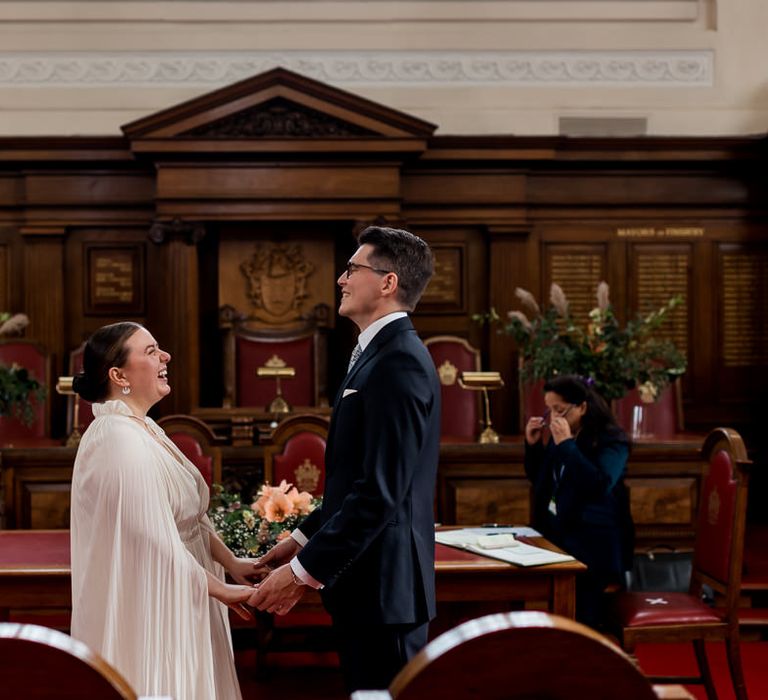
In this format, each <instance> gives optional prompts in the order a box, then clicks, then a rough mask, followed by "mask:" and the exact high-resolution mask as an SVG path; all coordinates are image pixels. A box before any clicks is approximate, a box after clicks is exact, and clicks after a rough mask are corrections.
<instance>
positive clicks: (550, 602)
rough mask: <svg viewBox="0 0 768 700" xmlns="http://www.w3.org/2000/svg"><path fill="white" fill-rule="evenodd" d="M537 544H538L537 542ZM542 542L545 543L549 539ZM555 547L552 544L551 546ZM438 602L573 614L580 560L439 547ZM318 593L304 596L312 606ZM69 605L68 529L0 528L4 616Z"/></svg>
mask: <svg viewBox="0 0 768 700" xmlns="http://www.w3.org/2000/svg"><path fill="white" fill-rule="evenodd" d="M537 543H538V542H534V544H537ZM540 543H541V544H542V545H544V546H546V545H547V544H548V543H546V540H544V538H541V540H540ZM549 546H551V545H549ZM435 556H436V561H435V575H436V586H437V601H438V604H439V605H446V604H461V605H465V604H468V603H481V604H491V605H499V606H501V607H505V608H507V609H509V607H508V606H511V605H512V604H516V603H538V604H540V605H541V606H542V607H544V608H546V609H547V610H549V611H550V612H553V613H556V614H558V615H563V616H564V617H571V618H572V617H573V616H574V612H575V593H576V576H577V575H578V574H579V573H580V572H582V571H584V570H585V569H586V567H585V566H584V565H583V564H581V563H580V562H575V561H574V562H566V563H562V564H548V565H546V566H536V567H518V566H514V565H512V564H507V563H505V562H502V561H499V560H497V559H489V558H488V557H483V556H480V555H477V554H472V553H471V552H465V551H463V550H460V549H456V548H454V547H447V546H445V545H441V544H437V545H436V546H435ZM314 597H315V596H311V595H308V596H305V598H306V599H307V603H308V604H312V603H313V602H314V601H313V600H312V599H313V598H314ZM70 605H71V586H70V559H69V531H68V530H0V620H2V616H3V612H5V615H6V617H7V613H8V609H9V608H68V607H70Z"/></svg>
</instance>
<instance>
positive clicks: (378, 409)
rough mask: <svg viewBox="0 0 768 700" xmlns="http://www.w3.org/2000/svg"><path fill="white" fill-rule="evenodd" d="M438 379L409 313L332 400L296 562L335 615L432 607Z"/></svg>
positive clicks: (359, 619) (419, 612) (406, 615)
mask: <svg viewBox="0 0 768 700" xmlns="http://www.w3.org/2000/svg"><path fill="white" fill-rule="evenodd" d="M439 444H440V384H439V380H438V378H437V373H436V371H435V366H434V363H433V362H432V359H431V357H430V355H429V353H428V351H427V350H426V348H425V347H424V345H423V343H422V342H421V340H419V337H418V336H417V335H416V331H415V330H414V328H413V325H412V323H411V321H410V319H409V318H401V319H398V320H396V321H392V322H391V323H389V324H387V325H386V326H384V328H382V329H381V330H380V331H379V332H378V333H377V334H376V335H375V336H374V338H373V340H372V341H371V342H370V344H369V345H368V346H367V347H366V349H365V351H364V352H363V354H362V355H361V356H360V358H359V359H358V361H357V363H356V364H355V366H354V367H353V368H352V370H351V371H350V372H349V373H348V374H347V376H346V378H345V380H344V382H343V384H342V386H341V388H340V389H339V393H338V394H337V396H336V401H335V403H334V408H333V415H332V417H331V424H330V428H329V433H328V443H327V446H326V451H325V468H326V477H325V492H324V494H323V504H322V507H321V508H319V509H317V510H315V511H314V512H313V513H312V514H311V515H310V516H309V517H308V518H307V519H306V520H305V521H304V522H303V523H302V524H301V526H300V530H301V531H302V533H304V534H305V535H306V536H307V537H309V538H310V539H309V542H307V544H306V545H305V546H304V548H303V549H302V551H301V552H300V553H299V555H298V556H299V561H300V562H301V564H302V566H303V567H304V568H305V569H306V570H307V571H308V572H309V573H310V574H311V575H312V576H313V577H314V578H315V579H317V580H318V581H320V582H321V583H323V584H324V585H325V588H324V589H323V592H322V595H323V600H324V602H325V605H326V608H327V609H328V611H329V612H330V613H331V615H332V616H333V617H334V618H336V619H337V620H339V621H344V622H347V623H361V624H409V623H422V622H427V621H428V620H429V619H431V618H432V617H434V615H435V579H434V577H435V574H434V558H435V545H434V513H433V509H434V493H435V479H436V474H437V461H438V453H439Z"/></svg>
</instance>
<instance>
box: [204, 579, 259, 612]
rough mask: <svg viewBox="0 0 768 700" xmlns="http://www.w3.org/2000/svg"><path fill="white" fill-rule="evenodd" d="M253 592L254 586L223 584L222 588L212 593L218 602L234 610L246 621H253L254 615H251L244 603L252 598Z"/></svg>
mask: <svg viewBox="0 0 768 700" xmlns="http://www.w3.org/2000/svg"><path fill="white" fill-rule="evenodd" d="M220 583H221V582H220ZM253 592H254V588H253V586H240V585H233V584H229V583H221V585H220V586H216V588H215V590H213V591H211V595H212V596H213V597H214V598H216V600H218V601H220V602H222V603H224V605H226V606H227V607H229V608H231V609H232V610H234V611H235V612H236V613H237V614H238V615H239V616H240V617H242V618H243V619H244V620H252V619H253V615H252V614H251V611H250V610H248V608H246V607H245V605H243V603H245V601H247V600H248V598H250V596H251V595H252V594H253Z"/></svg>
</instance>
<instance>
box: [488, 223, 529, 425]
mask: <svg viewBox="0 0 768 700" xmlns="http://www.w3.org/2000/svg"><path fill="white" fill-rule="evenodd" d="M489 234H490V243H489V254H488V260H489V265H490V270H489V288H490V290H491V300H490V301H491V304H492V305H493V306H494V307H495V308H496V311H497V313H498V314H499V316H501V322H502V324H504V325H506V322H507V312H508V311H510V310H511V309H519V308H520V304H519V302H518V301H517V299H516V297H515V288H516V287H523V288H525V289H528V290H536V289H537V288H538V285H539V267H538V262H537V261H538V259H537V252H538V251H537V249H536V247H535V245H534V244H533V242H532V240H531V236H530V231H529V230H528V228H526V227H523V226H515V225H512V226H503V227H502V226H494V227H492V228H489ZM498 328H499V327H498V326H497V327H492V328H491V329H490V331H489V338H488V347H489V355H490V364H489V367H492V368H493V369H495V370H499V371H500V372H501V375H502V377H503V378H504V382H505V383H506V387H505V388H504V390H502V391H494V392H492V393H491V396H490V398H491V417H492V419H493V422H494V425H495V427H496V430H497V432H499V433H501V434H504V435H510V434H515V433H517V432H518V422H519V410H518V406H519V393H518V376H517V374H518V373H517V348H516V346H515V342H514V341H513V340H512V338H510V337H509V336H507V335H503V334H501V335H500V334H498V333H497V332H496V331H497V330H498Z"/></svg>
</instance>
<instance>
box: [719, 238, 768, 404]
mask: <svg viewBox="0 0 768 700" xmlns="http://www.w3.org/2000/svg"><path fill="white" fill-rule="evenodd" d="M717 289H718V295H717V309H718V319H717V320H718V323H717V339H718V340H717V343H718V354H717V357H718V364H717V367H716V371H717V373H718V377H719V382H718V391H719V399H720V400H721V401H724V402H729V401H734V400H738V399H739V398H740V397H744V398H747V399H750V398H753V397H756V396H758V395H762V394H763V393H764V391H765V386H766V382H765V379H764V375H765V371H764V370H765V367H766V366H767V365H768V246H766V245H765V244H750V243H720V244H719V245H718V247H717Z"/></svg>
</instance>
